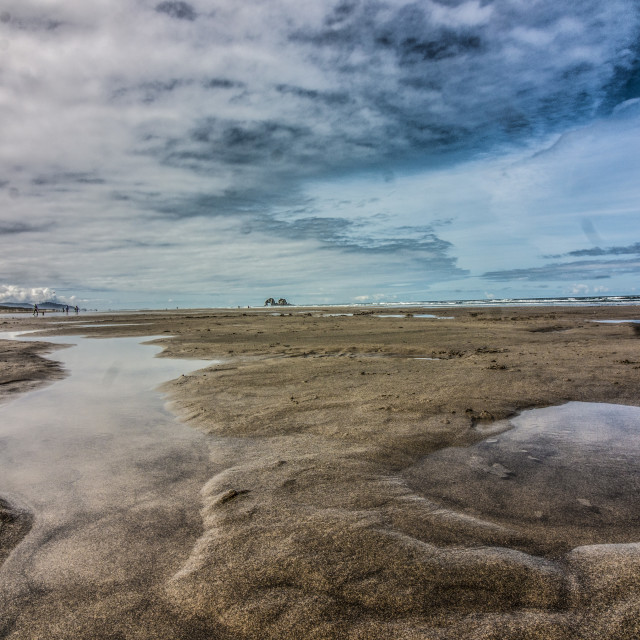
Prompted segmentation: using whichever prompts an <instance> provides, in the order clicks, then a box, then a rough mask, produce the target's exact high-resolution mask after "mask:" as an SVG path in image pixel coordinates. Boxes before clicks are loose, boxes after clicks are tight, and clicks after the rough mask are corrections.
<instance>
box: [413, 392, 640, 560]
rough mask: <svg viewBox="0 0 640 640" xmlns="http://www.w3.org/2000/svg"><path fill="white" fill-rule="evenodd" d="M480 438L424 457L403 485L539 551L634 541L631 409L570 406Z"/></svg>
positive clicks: (637, 414) (639, 437) (635, 427)
mask: <svg viewBox="0 0 640 640" xmlns="http://www.w3.org/2000/svg"><path fill="white" fill-rule="evenodd" d="M509 427H511V428H509ZM500 429H508V430H506V431H503V432H501V433H500V432H499V431H500ZM478 430H479V431H480V429H479V428H478ZM485 430H486V433H484V435H485V439H483V440H482V441H480V442H478V443H477V444H476V445H474V446H472V447H466V448H449V449H443V450H441V451H438V452H436V453H434V454H432V455H430V456H428V457H427V458H425V459H424V460H423V461H422V462H421V463H420V464H419V465H416V467H414V468H413V469H412V470H411V471H410V473H409V474H408V478H409V481H410V483H411V484H412V486H413V487H414V488H415V489H417V490H418V491H419V492H420V493H421V494H423V495H426V496H429V497H431V498H434V499H437V500H439V501H440V502H441V503H442V504H443V505H445V506H447V507H450V508H455V509H456V510H458V511H463V512H465V513H469V514H472V515H474V516H478V517H481V518H483V519H486V520H491V521H492V522H496V523H500V524H502V525H506V526H509V527H511V528H513V529H514V530H518V531H520V533H521V534H522V535H523V536H524V537H525V538H527V539H528V542H526V541H525V542H524V543H523V542H522V540H521V541H520V543H521V546H522V545H524V547H525V548H527V545H530V548H532V549H537V550H538V551H540V552H543V553H552V554H553V553H554V552H556V551H567V550H568V549H571V548H573V547H576V546H579V545H585V544H604V543H619V542H636V541H640V511H639V510H638V506H637V496H638V492H639V491H640V408H638V407H630V406H623V405H612V404H598V403H581V402H571V403H568V404H565V405H562V406H559V407H548V408H544V409H534V410H530V411H525V412H523V413H522V414H521V415H519V416H518V417H517V418H515V419H513V420H511V421H510V423H509V422H506V421H505V422H503V423H498V424H488V425H487V426H486V427H485Z"/></svg>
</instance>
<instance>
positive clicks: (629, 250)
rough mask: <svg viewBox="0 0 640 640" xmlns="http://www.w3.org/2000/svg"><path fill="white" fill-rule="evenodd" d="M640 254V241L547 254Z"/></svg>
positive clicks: (558, 256) (577, 255)
mask: <svg viewBox="0 0 640 640" xmlns="http://www.w3.org/2000/svg"><path fill="white" fill-rule="evenodd" d="M629 254H633V255H640V242H635V243H634V244H631V245H628V246H626V247H607V248H605V249H601V248H600V247H593V248H592V249H576V250H575V251H569V252H567V253H565V254H562V255H555V256H547V257H548V258H563V257H568V256H571V257H575V258H582V257H586V256H591V257H597V256H622V255H629Z"/></svg>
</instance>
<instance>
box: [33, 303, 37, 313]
mask: <svg viewBox="0 0 640 640" xmlns="http://www.w3.org/2000/svg"><path fill="white" fill-rule="evenodd" d="M33 315H34V316H37V315H38V305H37V304H34V305H33Z"/></svg>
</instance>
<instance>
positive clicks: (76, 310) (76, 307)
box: [75, 305, 79, 315]
mask: <svg viewBox="0 0 640 640" xmlns="http://www.w3.org/2000/svg"><path fill="white" fill-rule="evenodd" d="M78 311H79V309H78V305H76V306H75V312H76V315H78Z"/></svg>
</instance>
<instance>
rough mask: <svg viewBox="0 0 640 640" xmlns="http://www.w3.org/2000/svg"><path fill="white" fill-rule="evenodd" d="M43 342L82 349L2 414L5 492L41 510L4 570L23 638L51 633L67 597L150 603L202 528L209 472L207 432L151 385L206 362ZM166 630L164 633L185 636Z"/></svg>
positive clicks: (153, 349)
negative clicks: (52, 611)
mask: <svg viewBox="0 0 640 640" xmlns="http://www.w3.org/2000/svg"><path fill="white" fill-rule="evenodd" d="M0 337H9V336H7V334H3V335H2V336H0ZM21 339H26V338H21ZM44 339H46V340H47V341H48V342H54V343H58V344H69V343H75V345H76V346H73V347H71V348H67V349H61V350H59V351H56V352H55V354H54V355H53V356H52V357H53V358H55V359H56V360H60V361H62V362H63V364H64V366H65V368H66V369H67V370H68V371H69V372H70V375H69V377H67V378H66V379H64V380H62V381H60V382H56V383H55V384H53V385H51V386H48V387H46V388H43V389H40V390H37V391H34V392H30V393H28V394H25V395H23V396H20V397H18V398H16V399H15V400H12V401H11V402H10V403H8V404H6V405H3V406H2V407H0V469H1V474H0V494H3V495H5V496H7V497H8V498H9V499H10V500H11V499H17V501H19V502H20V503H21V504H23V505H26V506H27V507H28V508H29V509H30V510H31V511H32V512H33V513H34V514H35V524H34V527H33V529H32V530H31V532H30V533H29V535H28V536H27V537H26V538H25V539H24V540H23V541H22V543H21V544H20V545H19V546H18V547H17V548H16V549H15V550H14V552H13V554H12V555H11V556H9V558H8V559H7V561H6V562H5V563H4V565H2V568H1V569H0V601H3V602H4V603H6V606H5V608H4V611H3V613H4V614H5V615H6V616H7V618H6V619H7V620H8V619H11V620H12V624H15V625H16V629H19V630H22V631H23V632H24V631H25V629H27V630H28V629H29V628H30V627H29V625H34V624H35V621H39V622H38V623H39V624H42V625H45V627H46V624H47V623H46V622H45V621H44V620H45V618H46V615H45V613H44V612H46V609H47V607H51V606H55V607H56V608H59V607H61V606H63V604H64V602H65V599H68V600H69V602H72V603H73V607H75V608H76V609H82V608H83V607H87V608H91V607H94V606H95V602H96V601H100V599H106V600H105V602H108V599H109V598H110V597H111V595H110V594H113V597H116V594H122V593H130V594H133V593H135V594H138V595H136V598H138V600H140V599H142V600H145V599H147V598H151V599H152V600H153V596H152V595H151V594H150V592H149V589H150V588H151V586H152V585H153V584H155V583H157V582H158V581H159V580H164V579H167V578H168V577H169V576H170V575H171V574H172V572H173V571H175V570H176V569H177V568H178V567H179V566H180V563H181V562H182V561H183V560H184V559H185V557H186V556H187V555H188V553H189V550H190V547H191V545H192V544H193V542H194V541H195V539H196V538H197V536H198V534H199V532H200V528H201V520H200V517H199V513H198V511H199V508H200V503H199V490H200V488H201V487H202V485H203V484H204V483H205V482H206V480H207V479H208V478H209V477H210V475H211V473H212V469H211V464H210V462H209V455H208V446H209V445H208V442H209V440H208V439H207V437H206V436H204V435H202V434H200V433H198V432H197V431H195V430H193V429H190V428H188V427H185V426H184V425H181V424H180V423H179V422H177V421H176V420H175V418H174V417H173V416H172V415H171V414H170V413H169V412H168V411H167V410H166V409H165V407H164V400H163V398H162V396H161V395H160V393H159V392H158V391H156V390H155V388H156V387H157V386H158V385H159V384H160V383H161V382H163V381H166V380H170V379H173V378H176V377H179V376H180V375H181V374H186V373H188V372H190V371H192V370H194V369H197V368H201V367H203V366H204V363H203V362H202V361H195V360H188V361H187V360H175V359H169V358H154V357H153V356H154V354H157V353H158V352H159V351H160V350H161V349H160V347H158V346H148V345H147V346H145V345H141V344H139V343H140V340H141V338H110V339H99V340H95V339H86V338H79V337H75V336H74V337H69V336H65V337H49V336H47V337H46V338H44ZM146 339H150V338H146ZM148 592H149V593H148ZM98 594H100V595H98ZM116 600H117V602H120V603H121V605H117V604H116V601H113V602H112V603H111V604H109V605H108V608H109V609H110V611H109V612H107V613H104V616H106V618H104V619H113V620H117V621H119V622H118V624H120V621H122V624H126V619H127V616H131V615H133V614H132V613H131V612H129V613H128V614H127V613H126V611H124V610H120V609H119V608H118V607H119V606H123V607H125V608H126V602H125V601H124V600H122V601H121V600H120V596H117V598H116ZM140 601H141V600H140ZM145 601H146V600H145ZM105 606H106V605H105ZM141 606H142V605H141ZM144 606H150V605H149V604H148V603H147V604H145V605H144ZM154 606H155V605H154ZM158 606H160V605H158ZM74 615H75V614H74ZM78 616H79V619H80V618H81V619H83V620H85V619H90V618H91V616H90V615H89V616H88V614H87V612H86V611H84V612H80V611H78ZM157 616H158V618H157V619H158V624H161V619H162V615H161V612H160V611H159V610H158V612H157ZM68 617H69V624H72V619H73V615H72V613H71V612H70V613H69V616H68ZM114 624H115V622H114ZM162 624H164V625H165V631H164V632H163V634H161V635H159V636H158V637H164V636H165V634H166V635H167V637H181V635H180V634H179V633H178V632H176V631H175V629H174V630H173V631H172V630H171V627H170V626H166V625H167V624H168V623H167V621H166V620H165V622H162ZM45 627H43V628H45ZM42 633H45V632H44V631H43V632H42ZM52 633H53V631H52V630H51V629H49V630H48V631H47V632H46V633H45V635H43V636H42V637H45V636H46V637H52V636H51V635H50V634H52ZM61 633H62V634H63V637H69V636H64V633H66V631H64V630H63V631H61ZM91 633H93V632H92V631H90V630H88V631H87V634H88V635H87V636H86V637H92V636H91ZM0 635H2V632H1V629H0ZM18 635H19V634H18ZM25 637H35V636H28V634H27V635H25ZM38 637H40V636H38Z"/></svg>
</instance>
